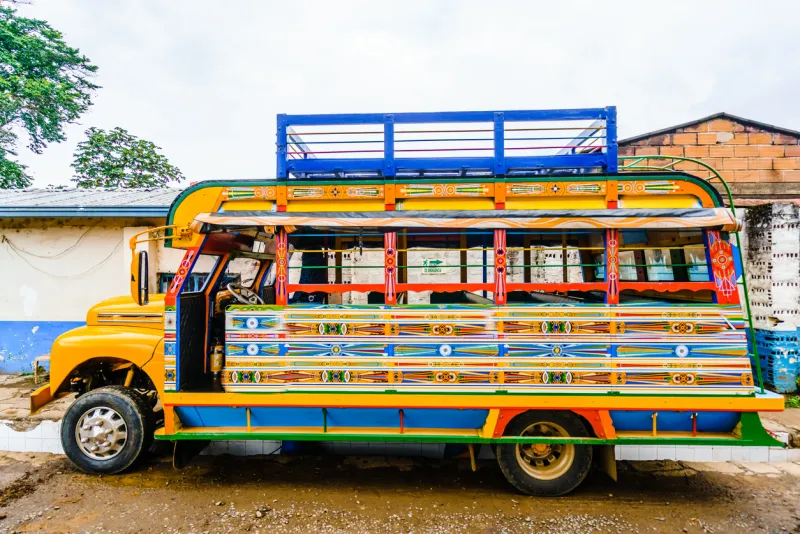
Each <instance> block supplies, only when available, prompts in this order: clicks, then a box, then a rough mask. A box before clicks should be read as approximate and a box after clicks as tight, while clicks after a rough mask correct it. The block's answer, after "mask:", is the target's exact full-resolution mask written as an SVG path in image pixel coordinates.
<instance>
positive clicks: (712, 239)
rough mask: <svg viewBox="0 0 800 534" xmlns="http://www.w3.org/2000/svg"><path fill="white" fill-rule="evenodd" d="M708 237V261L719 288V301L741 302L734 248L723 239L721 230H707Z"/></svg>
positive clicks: (728, 302)
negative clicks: (734, 261) (737, 284)
mask: <svg viewBox="0 0 800 534" xmlns="http://www.w3.org/2000/svg"><path fill="white" fill-rule="evenodd" d="M706 237H707V239H708V244H707V247H706V248H707V250H708V252H707V254H706V258H707V259H706V261H707V263H709V264H710V266H711V274H712V277H713V279H714V285H715V286H716V288H717V302H718V303H720V304H734V303H737V302H739V291H738V289H737V287H736V268H735V266H734V263H733V248H732V247H731V244H730V243H729V242H728V241H726V240H724V239H722V236H721V235H720V233H719V231H717V230H707V231H706Z"/></svg>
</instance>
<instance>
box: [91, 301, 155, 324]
mask: <svg viewBox="0 0 800 534" xmlns="http://www.w3.org/2000/svg"><path fill="white" fill-rule="evenodd" d="M86 324H87V325H93V326H104V325H114V326H120V325H122V326H135V327H139V328H152V329H156V330H163V329H164V295H150V302H149V303H148V304H145V305H144V306H139V305H138V304H136V303H135V302H134V301H133V299H132V298H131V297H130V296H122V297H112V298H110V299H107V300H104V301H102V302H99V303H98V304H95V305H94V306H92V308H91V309H90V310H89V313H87V314H86Z"/></svg>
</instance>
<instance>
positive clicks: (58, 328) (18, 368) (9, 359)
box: [0, 321, 86, 373]
mask: <svg viewBox="0 0 800 534" xmlns="http://www.w3.org/2000/svg"><path fill="white" fill-rule="evenodd" d="M84 324H86V323H85V322H84V321H0V373H31V372H33V359H34V358H36V357H37V356H42V355H44V354H49V353H50V348H51V347H52V346H53V341H55V339H56V338H57V337H58V336H60V335H61V334H63V333H64V332H66V331H67V330H72V329H73V328H77V327H79V326H83V325H84Z"/></svg>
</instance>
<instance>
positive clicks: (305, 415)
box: [240, 408, 322, 426]
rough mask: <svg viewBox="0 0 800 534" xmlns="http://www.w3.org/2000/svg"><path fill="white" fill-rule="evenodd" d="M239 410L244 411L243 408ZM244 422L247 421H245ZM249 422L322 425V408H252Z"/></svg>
mask: <svg viewBox="0 0 800 534" xmlns="http://www.w3.org/2000/svg"><path fill="white" fill-rule="evenodd" d="M240 409H241V408H240ZM241 410H242V412H244V410H243V409H241ZM245 424H247V423H246V422H245ZM250 424H251V425H253V426H322V408H252V409H251V410H250Z"/></svg>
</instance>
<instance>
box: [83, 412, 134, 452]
mask: <svg viewBox="0 0 800 534" xmlns="http://www.w3.org/2000/svg"><path fill="white" fill-rule="evenodd" d="M75 438H76V441H77V443H78V447H79V448H80V450H81V452H82V453H83V454H85V455H86V456H88V457H89V458H92V459H94V460H109V459H111V458H113V457H115V456H116V455H118V454H119V453H120V452H122V449H124V448H125V444H126V443H127V441H128V427H127V425H126V424H125V420H124V419H123V418H122V416H121V415H120V414H119V413H117V411H116V410H114V409H113V408H109V407H107V406H99V407H96V408H91V409H89V410H87V411H86V412H85V413H84V414H83V415H82V416H81V417H80V419H78V424H77V425H76V427H75Z"/></svg>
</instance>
